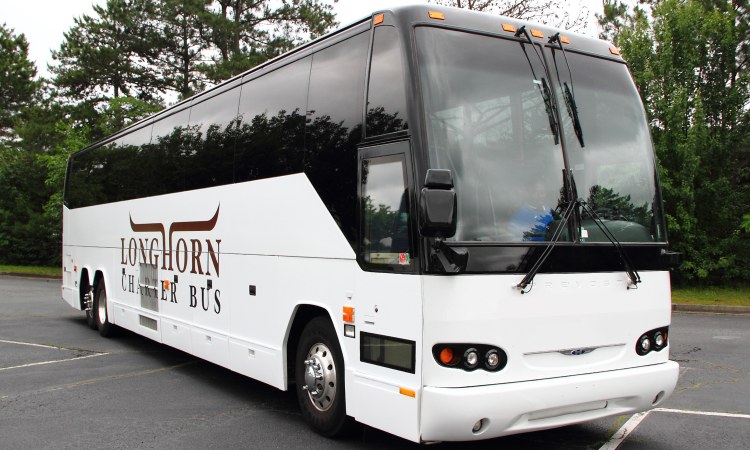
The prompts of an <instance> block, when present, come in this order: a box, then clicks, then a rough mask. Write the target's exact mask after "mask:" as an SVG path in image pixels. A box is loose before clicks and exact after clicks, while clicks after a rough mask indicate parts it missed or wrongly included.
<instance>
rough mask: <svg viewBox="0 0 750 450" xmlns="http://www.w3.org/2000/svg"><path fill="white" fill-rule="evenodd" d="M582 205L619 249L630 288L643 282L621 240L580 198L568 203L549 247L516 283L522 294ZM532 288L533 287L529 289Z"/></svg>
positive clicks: (635, 287)
mask: <svg viewBox="0 0 750 450" xmlns="http://www.w3.org/2000/svg"><path fill="white" fill-rule="evenodd" d="M579 206H580V207H581V209H583V210H584V211H586V213H587V214H588V215H589V216H591V218H592V219H593V220H594V223H595V224H596V226H597V227H599V229H600V230H601V231H602V233H604V235H605V236H606V237H607V239H609V242H611V243H612V245H614V247H615V249H617V253H618V254H619V256H620V261H621V262H622V265H623V266H624V267H625V272H626V273H627V274H628V278H630V283H629V284H628V289H637V288H638V283H640V282H641V276H640V275H639V274H638V271H637V270H636V269H635V265H634V264H633V261H632V260H631V259H630V257H629V256H628V254H627V253H626V252H625V249H624V248H623V247H622V244H620V241H618V240H617V238H616V237H615V235H614V234H612V232H611V231H610V230H609V228H607V225H605V223H604V221H603V220H602V219H601V217H599V215H598V214H596V211H594V210H593V209H592V208H591V206H589V204H588V203H586V202H585V201H583V200H581V199H579V200H576V201H574V202H570V203H568V207H567V208H565V212H563V215H562V218H561V220H560V223H559V224H558V225H557V229H556V230H555V233H554V234H553V235H552V239H551V240H550V242H549V244H548V245H547V247H546V248H545V249H544V252H542V254H541V256H539V258H538V259H537V260H536V262H535V263H534V265H533V266H532V267H531V270H529V272H528V273H527V274H526V276H525V277H523V279H522V280H521V282H520V283H518V284H517V285H516V287H517V288H518V289H520V290H521V293H522V294H525V293H527V292H529V291H526V290H525V289H526V288H527V287H528V286H529V285H531V284H532V282H533V281H534V277H535V276H536V274H537V272H539V269H540V268H541V267H542V264H544V262H545V261H546V260H547V257H548V256H549V255H550V253H552V249H554V248H555V245H557V242H558V241H559V240H560V237H561V236H562V234H563V231H564V230H565V228H566V226H567V224H568V221H569V220H570V218H571V217H573V213H574V212H575V211H576V209H577V208H578V207H579ZM529 290H531V289H529Z"/></svg>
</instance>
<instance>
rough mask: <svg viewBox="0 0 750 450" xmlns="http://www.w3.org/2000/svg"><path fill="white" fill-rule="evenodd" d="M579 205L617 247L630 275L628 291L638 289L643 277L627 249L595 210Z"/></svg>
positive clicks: (585, 205)
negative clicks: (636, 268)
mask: <svg viewBox="0 0 750 450" xmlns="http://www.w3.org/2000/svg"><path fill="white" fill-rule="evenodd" d="M578 203H580V205H581V207H582V208H583V210H584V211H586V213H587V214H588V215H589V216H590V217H591V218H592V219H593V220H594V223H595V224H596V226H597V227H599V229H600V230H601V231H602V233H604V235H605V236H606V237H607V239H609V242H611V243H612V245H614V246H615V248H616V249H617V253H619V255H620V261H621V262H622V265H623V266H625V272H627V274H628V278H630V284H629V285H628V289H631V288H634V289H637V288H638V283H640V282H641V276H640V275H638V271H637V270H635V265H634V264H633V261H632V260H631V259H630V257H629V256H628V254H627V253H626V252H625V249H624V248H623V247H622V244H620V241H618V240H617V238H616V237H615V235H614V234H613V233H612V231H610V230H609V228H607V225H605V223H604V221H603V220H602V218H601V217H599V215H598V214H597V213H596V211H594V209H593V208H592V207H591V206H589V204H588V203H586V202H584V201H581V200H579V201H578Z"/></svg>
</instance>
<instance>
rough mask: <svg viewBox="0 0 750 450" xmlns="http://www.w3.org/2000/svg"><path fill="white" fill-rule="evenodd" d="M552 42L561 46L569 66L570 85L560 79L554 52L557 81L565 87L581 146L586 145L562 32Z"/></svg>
mask: <svg viewBox="0 0 750 450" xmlns="http://www.w3.org/2000/svg"><path fill="white" fill-rule="evenodd" d="M548 42H549V43H550V44H553V43H555V42H557V44H558V45H559V46H560V51H561V52H562V55H563V58H564V59H565V65H566V66H567V68H568V74H569V75H570V87H568V83H567V82H561V81H560V71H559V70H558V69H557V58H556V57H555V53H554V52H552V61H553V62H554V63H555V73H556V74H557V83H558V84H559V85H560V87H562V89H563V99H564V100H565V107H566V109H567V110H568V115H569V116H570V120H572V121H573V131H574V132H575V134H576V137H577V138H578V142H579V143H580V144H581V148H583V147H585V145H584V144H583V129H582V128H581V119H579V118H578V105H576V97H575V94H574V93H575V88H574V87H573V72H572V71H571V70H570V64H568V57H567V55H565V49H564V48H563V43H562V40H561V39H560V33H557V34H555V35H554V36H552V37H551V38H549V41H548Z"/></svg>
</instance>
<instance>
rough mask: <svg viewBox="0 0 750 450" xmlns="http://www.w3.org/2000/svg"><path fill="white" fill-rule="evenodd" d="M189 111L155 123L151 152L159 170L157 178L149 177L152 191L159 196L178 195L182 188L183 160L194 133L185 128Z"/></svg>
mask: <svg viewBox="0 0 750 450" xmlns="http://www.w3.org/2000/svg"><path fill="white" fill-rule="evenodd" d="M189 117H190V109H189V108H186V109H183V110H182V111H180V112H178V113H175V114H172V115H171V116H167V117H163V118H161V119H160V120H159V121H158V122H155V123H154V128H153V130H152V132H151V153H152V155H153V158H154V159H155V160H156V161H158V162H159V164H160V166H161V167H164V168H165V169H166V170H162V171H161V172H160V173H159V176H156V177H153V178H151V183H153V185H154V189H155V190H156V191H158V192H160V193H167V192H180V191H184V190H186V189H187V188H186V187H185V186H186V185H185V167H186V164H185V158H186V155H187V150H188V148H189V146H190V145H189V144H190V142H191V140H192V139H193V138H194V136H193V134H191V133H189V129H188V126H187V123H188V119H189Z"/></svg>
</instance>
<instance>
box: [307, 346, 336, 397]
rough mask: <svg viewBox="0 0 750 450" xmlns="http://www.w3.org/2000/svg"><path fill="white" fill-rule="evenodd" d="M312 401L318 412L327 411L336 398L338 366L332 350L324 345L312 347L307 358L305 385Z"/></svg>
mask: <svg viewBox="0 0 750 450" xmlns="http://www.w3.org/2000/svg"><path fill="white" fill-rule="evenodd" d="M302 390H303V391H306V392H307V395H308V396H309V397H310V401H311V402H312V404H313V405H314V406H315V408H316V409H317V410H318V411H327V410H328V409H330V408H331V405H333V400H334V399H335V398H336V365H335V364H334V362H333V355H332V354H331V350H330V349H329V348H328V347H327V346H326V345H325V344H322V343H318V344H315V345H313V346H312V347H310V350H309V351H308V352H307V357H306V358H305V384H304V385H303V386H302Z"/></svg>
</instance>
